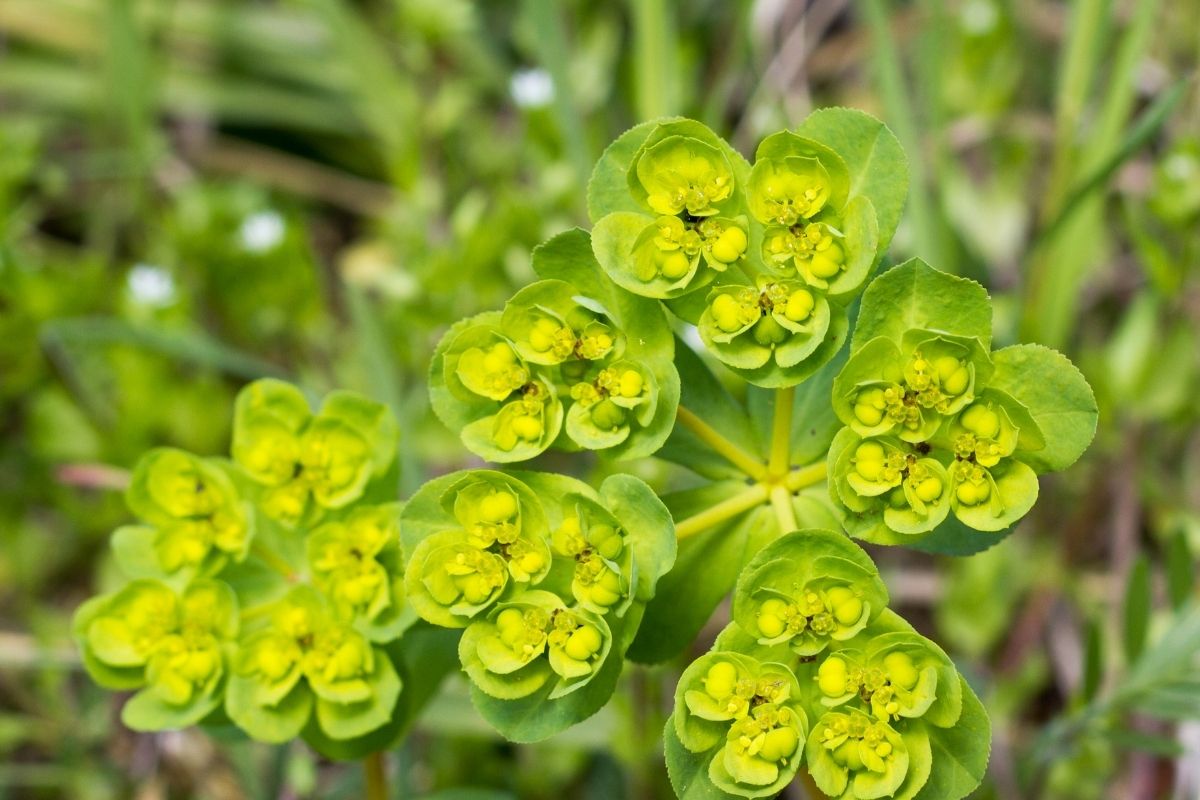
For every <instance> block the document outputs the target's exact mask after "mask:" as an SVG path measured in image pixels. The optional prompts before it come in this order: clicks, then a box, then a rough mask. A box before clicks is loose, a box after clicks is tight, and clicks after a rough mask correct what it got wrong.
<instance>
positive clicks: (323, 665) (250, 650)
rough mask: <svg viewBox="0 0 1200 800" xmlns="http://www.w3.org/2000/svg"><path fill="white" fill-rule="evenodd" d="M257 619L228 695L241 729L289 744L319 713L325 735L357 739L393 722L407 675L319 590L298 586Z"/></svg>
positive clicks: (318, 721)
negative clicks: (340, 616)
mask: <svg viewBox="0 0 1200 800" xmlns="http://www.w3.org/2000/svg"><path fill="white" fill-rule="evenodd" d="M256 619H261V620H262V622H261V623H259V624H258V625H256V626H253V627H251V628H250V629H249V630H248V631H247V632H246V633H245V634H244V635H243V637H242V640H241V643H240V645H239V648H238V657H237V666H236V668H235V671H234V675H233V677H232V678H231V679H230V682H229V690H228V692H227V693H226V697H225V712H226V713H227V714H228V715H229V718H230V719H232V720H233V721H234V722H235V723H237V725H238V726H239V727H240V728H242V729H243V730H245V731H246V732H247V733H249V734H250V735H251V736H253V737H254V738H256V739H259V740H262V741H267V742H283V741H287V740H288V739H292V738H295V737H297V736H299V735H300V733H301V732H302V731H303V730H304V728H305V726H306V725H307V724H309V719H310V716H313V714H314V710H315V720H316V725H317V727H318V728H319V729H320V731H321V732H322V733H323V734H324V735H325V736H328V737H330V738H332V739H352V738H355V737H360V736H364V735H366V734H368V733H370V732H371V731H373V730H376V729H377V728H380V727H383V726H384V725H386V724H387V723H388V722H389V721H390V720H391V718H392V712H393V710H394V708H395V705H396V700H397V698H398V697H399V695H400V678H399V676H398V675H397V674H396V670H395V668H394V667H393V665H392V662H391V660H390V658H389V657H388V654H387V653H386V652H385V651H384V650H382V649H380V648H378V647H377V646H374V645H372V644H371V642H370V641H369V640H368V639H367V638H366V637H365V636H363V635H362V634H361V633H359V632H358V631H356V630H355V629H354V628H353V627H352V626H351V625H350V624H349V623H348V622H343V621H340V620H338V619H337V615H336V614H335V613H334V609H333V608H332V607H331V605H330V603H329V601H328V600H327V599H326V598H325V597H324V596H322V595H321V594H320V593H319V592H316V591H314V590H313V589H311V588H310V587H306V586H299V587H296V588H295V589H293V590H292V591H291V592H289V593H288V595H287V596H286V597H284V598H283V599H282V600H280V601H278V602H276V603H274V604H273V605H272V606H271V607H269V608H268V609H266V610H265V611H264V613H261V614H259V615H258V616H257V617H256Z"/></svg>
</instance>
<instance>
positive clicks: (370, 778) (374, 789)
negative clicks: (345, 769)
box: [363, 750, 388, 800]
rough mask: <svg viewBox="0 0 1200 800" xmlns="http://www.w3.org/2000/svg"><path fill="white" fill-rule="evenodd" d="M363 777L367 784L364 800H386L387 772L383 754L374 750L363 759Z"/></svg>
mask: <svg viewBox="0 0 1200 800" xmlns="http://www.w3.org/2000/svg"><path fill="white" fill-rule="evenodd" d="M363 777H364V779H365V780H366V784H367V794H366V800H388V784H387V771H386V770H385V769H384V764H383V753H382V752H380V751H378V750H376V751H375V752H374V753H368V754H367V756H366V758H364V759H363Z"/></svg>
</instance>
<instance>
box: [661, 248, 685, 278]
mask: <svg viewBox="0 0 1200 800" xmlns="http://www.w3.org/2000/svg"><path fill="white" fill-rule="evenodd" d="M691 269H692V260H691V259H690V258H688V257H687V255H686V254H685V253H684V252H683V251H681V250H676V251H674V252H672V253H668V254H666V255H665V256H664V257H663V259H662V262H661V263H660V264H659V266H658V271H659V272H661V273H662V276H663V277H664V278H669V279H670V280H679V279H680V278H682V277H683V276H684V275H687V274H688V272H689V271H691Z"/></svg>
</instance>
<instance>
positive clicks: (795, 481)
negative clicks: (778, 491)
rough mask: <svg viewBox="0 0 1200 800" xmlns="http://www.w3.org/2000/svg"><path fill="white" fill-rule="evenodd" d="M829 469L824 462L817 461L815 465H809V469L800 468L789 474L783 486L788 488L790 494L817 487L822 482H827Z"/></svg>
mask: <svg viewBox="0 0 1200 800" xmlns="http://www.w3.org/2000/svg"><path fill="white" fill-rule="evenodd" d="M826 473H827V469H826V466H825V462H824V461H817V462H816V463H814V464H809V465H808V466H807V467H800V468H799V469H794V470H792V471H791V472H789V473H788V475H787V477H786V478H784V479H783V485H784V486H786V487H787V490H788V491H789V492H793V493H795V492H798V491H800V490H801V489H807V488H808V487H809V486H816V485H817V484H818V483H820V482H821V481H823V480H825V476H826Z"/></svg>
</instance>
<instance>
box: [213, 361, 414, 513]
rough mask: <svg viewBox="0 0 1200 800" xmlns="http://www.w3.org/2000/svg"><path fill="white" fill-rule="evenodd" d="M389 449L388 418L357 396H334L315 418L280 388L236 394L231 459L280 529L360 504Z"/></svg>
mask: <svg viewBox="0 0 1200 800" xmlns="http://www.w3.org/2000/svg"><path fill="white" fill-rule="evenodd" d="M395 449H396V425H395V421H394V419H393V418H392V416H391V414H390V412H389V411H388V410H387V408H386V407H385V406H383V405H381V404H379V403H376V402H373V401H371V400H367V399H366V398H364V397H360V396H359V395H355V394H352V393H350V392H333V393H331V394H330V395H329V396H328V397H326V398H325V402H324V403H323V404H322V406H321V410H320V412H319V413H317V414H316V415H314V414H313V413H312V411H311V409H310V408H309V406H308V401H307V400H306V399H305V398H304V395H303V394H302V393H301V392H300V390H299V389H297V388H296V387H294V386H291V385H290V384H287V383H283V382H282V381H277V380H272V379H263V380H259V381H255V382H254V383H252V384H250V385H249V386H247V387H246V388H245V389H243V390H242V391H241V393H240V394H238V398H237V404H236V406H235V408H234V418H233V458H234V460H235V461H236V462H237V463H238V465H239V466H240V467H241V468H242V469H243V470H245V471H246V474H248V475H249V476H250V478H251V479H253V480H254V482H255V483H257V484H258V485H259V486H260V487H261V492H262V497H261V501H260V507H261V508H262V510H263V511H264V512H265V513H266V514H267V515H268V516H270V517H272V518H273V519H276V520H279V521H281V522H284V523H285V524H289V525H295V524H296V523H298V522H299V521H300V520H301V519H302V518H306V519H310V520H311V519H316V518H318V517H320V515H321V514H322V513H324V512H326V511H328V510H330V509H337V508H343V507H345V506H347V505H349V504H350V503H352V502H354V501H355V500H357V499H358V498H360V497H362V494H363V491H364V490H365V489H366V486H367V483H368V482H369V481H370V480H371V479H372V478H373V477H376V476H379V475H382V474H383V473H384V472H385V471H386V470H387V469H388V467H389V466H390V464H391V462H392V459H393V456H394V454H395Z"/></svg>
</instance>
